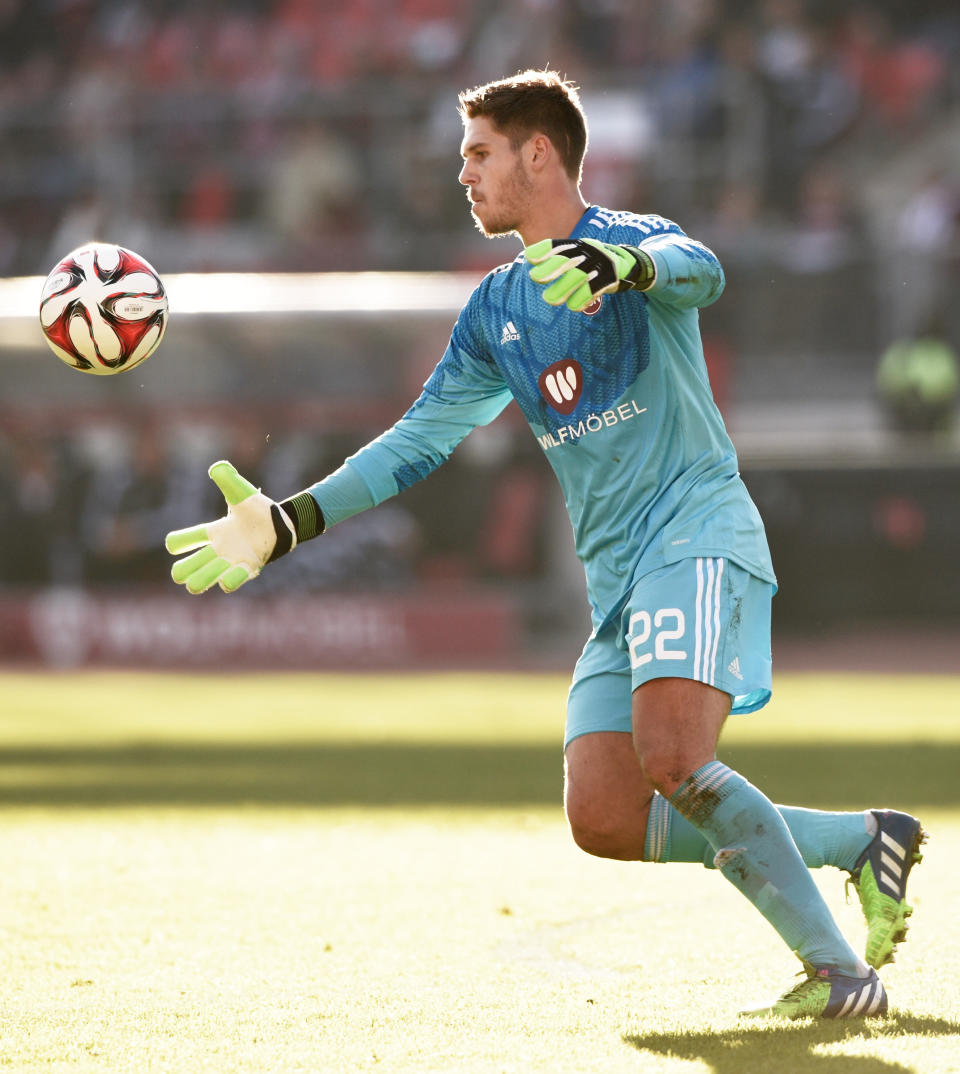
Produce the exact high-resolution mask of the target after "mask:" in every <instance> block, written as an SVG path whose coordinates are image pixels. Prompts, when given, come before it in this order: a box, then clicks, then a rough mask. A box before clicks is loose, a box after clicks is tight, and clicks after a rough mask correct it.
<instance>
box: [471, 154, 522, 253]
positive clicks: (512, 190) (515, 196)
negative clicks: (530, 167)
mask: <svg viewBox="0 0 960 1074" xmlns="http://www.w3.org/2000/svg"><path fill="white" fill-rule="evenodd" d="M502 189H503V191H504V194H505V197H504V199H503V205H502V207H501V208H500V210H499V212H498V213H497V215H496V216H495V217H493V218H488V220H487V221H486V223H484V222H483V221H482V220H481V219H480V217H479V216H477V214H476V210H475V209H474V210H473V211H472V213H471V215H472V216H473V221H474V223H475V224H476V226H477V230H478V231H480V232H481V234H483V235H485V236H486V237H487V238H488V239H495V238H498V237H499V236H501V235H519V234H520V228H521V226H522V224H523V219H524V216H525V215H526V212H527V209H528V207H529V205H530V204H531V203H532V201H533V197H534V189H533V183H532V182H531V180H530V178H529V176H528V175H527V173H526V172H525V171H524V170H523V163H522V161H521V160H520V158H519V156H518V157H517V161H516V164H515V165H514V168H513V171H512V172H511V173H510V175H509V177H508V178H507V179H506V180H505V182H504V184H503V188H502Z"/></svg>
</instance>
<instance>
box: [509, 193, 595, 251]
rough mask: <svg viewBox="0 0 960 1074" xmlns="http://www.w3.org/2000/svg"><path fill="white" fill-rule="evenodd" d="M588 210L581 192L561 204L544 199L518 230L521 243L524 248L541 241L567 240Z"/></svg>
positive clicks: (553, 200) (568, 197) (554, 200)
mask: <svg viewBox="0 0 960 1074" xmlns="http://www.w3.org/2000/svg"><path fill="white" fill-rule="evenodd" d="M540 205H542V208H540V207H539V206H540ZM588 208H589V206H588V204H587V202H586V201H584V199H583V196H582V195H581V193H580V191H579V190H577V191H576V192H575V193H573V194H571V195H569V196H566V197H564V198H563V199H562V200H560V201H559V202H558V201H557V200H556V199H550V198H543V199H542V201H541V202H540V203H539V205H538V207H537V208H535V209H534V211H533V212H532V213H531V215H530V218H529V219H528V220H526V221H524V223H523V225H522V226H521V227H520V228H518V233H519V235H520V241H521V242H522V243H523V245H524V246H532V245H533V244H534V243H535V242H540V240H541V239H565V238H566V237H567V236H568V235H569V234H570V232H571V231H573V229H574V228H575V227H576V226H577V224H578V223H579V222H580V217H582V216H583V214H584V213H585V212H586V211H587V209H588Z"/></svg>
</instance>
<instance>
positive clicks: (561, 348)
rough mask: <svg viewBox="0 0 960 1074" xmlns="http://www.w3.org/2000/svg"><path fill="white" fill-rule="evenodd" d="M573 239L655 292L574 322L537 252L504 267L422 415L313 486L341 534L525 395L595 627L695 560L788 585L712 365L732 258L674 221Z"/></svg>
mask: <svg viewBox="0 0 960 1074" xmlns="http://www.w3.org/2000/svg"><path fill="white" fill-rule="evenodd" d="M571 237H572V238H594V239H599V240H601V241H603V242H608V243H620V244H628V245H631V246H640V247H641V248H642V249H643V250H645V251H646V253H648V254H649V255H650V257H651V258H652V259H653V262H654V265H655V267H656V279H655V282H654V284H653V286H652V287H651V288H650V289H649V290H647V291H646V292H640V291H625V292H622V293H618V294H613V295H607V296H604V297H603V298H601V299H598V300H597V301H596V302H594V303H593V304H592V305H591V306H589V307H588V308H587V309H586V310H584V311H583V312H582V313H574V312H572V311H570V310H569V309H567V308H566V307H565V306H561V307H553V306H550V305H548V304H547V303H546V302H545V301H544V300H543V288H542V286H540V285H538V284H535V283H534V282H533V281H532V280H531V279H530V277H529V274H528V269H529V266H528V265H527V263H526V261H525V259H524V258H523V255H522V254H521V255H520V256H518V257H517V259H516V260H515V261H513V262H512V263H511V264H508V265H501V266H500V267H499V268H497V269H494V270H493V271H492V272H491V273H489V274H488V275H487V276H486V277H485V278H484V279H483V280H482V281H481V282H480V284H479V285H478V287H477V288H476V290H475V291H474V292H473V294H472V295H471V296H470V298H469V300H468V301H467V303H466V305H465V306H464V308H463V309H462V311H461V313H460V315H459V317H458V318H457V322H456V324H455V326H454V328H453V332H452V335H451V337H450V342H449V344H448V346H447V349H446V351H445V353H444V355H443V358H442V359H441V360H440V362H439V364H438V365H437V367H436V369H435V370H434V372H433V374H432V375H431V376H430V378H429V380H428V381H427V383H426V384H425V385H424V389H423V392H422V394H421V395H420V397H419V398H418V399H417V400H416V402H415V403H414V404H413V406H412V407H411V408H410V409H409V410H408V411H407V413H406V414H405V415H404V416H403V417H402V418H401V419H400V420H399V421H398V422H397V423H396V424H395V425H393V426H392V427H391V428H390V429H388V430H387V431H386V432H385V433H383V434H382V435H381V436H379V437H377V439H375V440H373V441H372V442H371V443H369V444H367V445H366V447H364V448H362V449H361V450H360V451H358V452H357V453H356V454H355V455H353V456H351V457H350V458H349V459H347V461H346V462H345V463H344V464H343V466H342V467H340V469H339V470H337V471H336V472H335V473H333V474H331V475H330V476H329V477H327V478H325V479H324V480H323V481H320V482H319V483H318V484H316V485H314V486H313V487H312V488H311V489H310V490H309V491H310V492H311V494H312V495H313V496H314V498H315V499H316V501H317V503H318V504H319V505H320V508H321V510H322V511H323V514H324V517H325V519H326V521H327V525H328V526H329V525H332V524H334V523H337V522H339V521H341V520H343V519H345V518H348V517H349V516H351V515H353V514H356V513H357V512H359V511H363V510H365V509H367V508H369V507H372V506H374V505H375V504H377V503H380V502H381V501H382V500H385V499H386V498H388V497H390V496H393V495H395V494H396V493H398V492H401V491H402V490H403V489H405V488H407V487H408V486H409V485H411V484H412V483H413V482H415V481H418V480H420V479H422V478H424V477H426V476H427V475H428V474H429V473H431V471H433V470H434V469H436V468H437V467H438V466H440V465H441V464H442V463H443V462H444V461H445V460H446V459H447V458H448V457H449V455H450V453H451V452H452V451H453V449H454V448H455V447H456V445H457V444H459V443H460V441H461V440H462V439H463V438H464V437H465V436H466V435H467V434H468V433H469V432H470V431H471V430H472V429H474V428H475V427H476V426H478V425H484V424H487V423H489V422H491V421H493V419H494V418H496V417H497V415H498V414H500V412H501V411H502V410H503V409H504V408H505V407H506V406H507V404H508V403H509V402H510V401H511V400H513V399H515V400H516V401H517V403H518V404H519V406H520V409H521V411H522V412H523V414H524V416H525V418H526V420H527V421H528V422H529V424H530V428H531V430H532V431H533V434H534V436H535V437H536V439H537V442H538V443H539V444H540V447H541V449H542V450H543V453H544V455H545V456H546V459H547V462H548V463H549V464H550V465H551V466H552V468H553V471H554V473H555V474H556V476H557V479H558V481H559V483H560V487H561V489H562V492H563V497H564V500H565V502H566V507H567V511H568V513H569V516H570V522H571V524H572V527H573V537H574V543H575V547H576V552H577V555H578V557H579V559H580V561H581V562H582V564H583V567H584V570H585V572H586V581H587V594H588V597H589V600H590V604H591V608H592V618H593V622H594V626H595V627H597V628H599V627H600V626H601V625H603V624H604V623H605V622H607V621H609V620H610V619H611V618H612V617H613V616H615V615H616V614H618V612H619V610H620V609H621V607H622V605H623V603H624V600H625V599H626V596H627V595H628V594H629V592H630V591H631V590H632V588H633V587H634V585H635V584H636V582H637V581H638V580H639V578H640V577H642V576H643V575H644V574H646V573H648V572H650V571H652V570H656V569H657V568H658V567H661V566H664V565H665V564H668V563H673V562H676V561H678V560H680V559H685V558H690V557H698V556H724V557H727V558H729V559H731V560H733V561H735V562H737V563H739V564H740V565H741V566H743V567H744V568H746V569H747V570H748V571H750V572H751V573H753V574H754V575H756V576H757V577H759V578H762V579H765V580H767V581H770V582H773V583H774V584H775V578H774V574H773V568H772V565H771V562H770V554H769V551H768V548H767V542H766V536H765V534H764V529H763V523H762V521H761V519H760V515H759V513H758V511H757V509H756V507H755V506H754V504H753V501H752V500H751V499H750V496H749V494H748V492H747V489H746V487H745V486H744V484H743V482H742V481H741V479H740V476H739V473H738V466H737V457H736V453H735V451H734V447H733V444H732V443H731V441H730V438H729V436H728V435H727V432H726V429H725V428H724V424H723V419H722V418H721V416H720V412H719V411H718V409H717V407H716V404H715V402H714V399H713V393H712V391H711V388H710V383H709V379H708V376H707V369H706V364H705V362H704V357H703V346H702V343H701V339H700V329H699V314H698V312H697V311H698V309H699V308H701V307H703V306H707V305H709V304H710V303H711V302H713V301H715V300H716V299H717V298H718V297H719V295H720V293H721V292H722V290H723V285H724V277H723V270H722V269H721V267H720V263H719V261H718V260H717V258H716V257H715V256H714V254H713V253H712V252H711V251H710V250H708V249H707V247H705V246H704V245H703V244H702V243H699V242H696V241H694V240H693V239H691V238H689V237H688V236H687V235H685V234H684V232H683V231H682V230H681V229H680V228H679V227H678V226H677V225H676V224H674V223H672V222H671V221H669V220H665V219H663V218H662V217H659V216H652V215H647V216H639V215H636V214H634V213H630V212H619V211H613V210H610V209H603V208H600V207H597V206H593V207H591V208H590V209H588V210H587V211H586V212H585V213H584V215H583V216H582V217H581V218H580V221H579V222H578V224H577V226H576V228H575V229H574V231H573V233H572V235H571Z"/></svg>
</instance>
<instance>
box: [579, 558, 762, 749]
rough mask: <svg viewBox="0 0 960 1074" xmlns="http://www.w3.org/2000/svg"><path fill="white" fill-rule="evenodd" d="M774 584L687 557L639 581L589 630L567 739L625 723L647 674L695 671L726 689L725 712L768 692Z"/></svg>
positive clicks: (626, 726) (694, 675) (691, 675)
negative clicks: (606, 619) (619, 608)
mask: <svg viewBox="0 0 960 1074" xmlns="http://www.w3.org/2000/svg"><path fill="white" fill-rule="evenodd" d="M773 594H774V586H773V585H771V584H770V583H769V582H765V581H762V580H761V579H759V578H756V577H755V576H754V575H752V574H750V573H749V571H746V570H744V569H743V568H742V567H739V566H738V565H737V564H736V563H732V562H731V561H730V560H728V559H721V558H717V557H710V558H698V559H683V560H680V561H679V562H678V563H672V564H670V565H669V566H666V567H661V568H660V569H659V570H656V571H653V572H651V573H650V574H648V575H645V576H644V577H643V578H641V579H640V580H639V582H637V584H636V586H635V587H634V589H633V592H632V593H631V594H630V598H629V600H628V602H627V604H626V606H625V608H624V610H623V612H622V613H621V615H620V616H619V617H618V618H616V619H614V620H613V622H611V623H609V624H607V626H605V627H604V628H603V629H602V630H600V631H599V632H598V633H596V634H593V635H591V637H590V638H589V639H588V641H587V644H586V645H585V646H584V649H583V653H582V654H581V656H580V659H579V660H578V661H577V665H576V667H575V668H574V672H573V682H572V684H571V686H570V694H569V698H568V700H567V727H566V733H565V736H564V746H566V744H567V743H569V742H570V741H571V740H572V739H574V738H577V737H578V736H579V735H585V734H588V733H590V732H591V731H626V732H629V731H630V730H631V695H632V694H633V691H634V690H635V689H636V688H637V687H638V686H640V685H642V684H643V683H645V682H649V681H650V680H651V679H661V678H680V679H695V680H697V681H698V682H704V683H707V684H708V685H710V686H714V687H716V688H717V689H718V690H723V691H725V692H726V693H728V694H730V696H731V698H732V707H731V710H730V711H731V712H734V713H743V712H755V711H756V710H757V709H759V708H763V706H764V705H765V704H766V703H767V702H768V701H769V700H770V665H771V656H770V606H771V602H772V600H773Z"/></svg>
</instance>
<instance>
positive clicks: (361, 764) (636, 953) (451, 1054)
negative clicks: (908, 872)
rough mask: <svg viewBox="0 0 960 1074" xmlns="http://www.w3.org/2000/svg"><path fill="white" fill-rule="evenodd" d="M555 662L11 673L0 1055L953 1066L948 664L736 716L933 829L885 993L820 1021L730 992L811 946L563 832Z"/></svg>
mask: <svg viewBox="0 0 960 1074" xmlns="http://www.w3.org/2000/svg"><path fill="white" fill-rule="evenodd" d="M565 690H566V683H565V679H564V678H563V677H562V676H558V677H554V676H542V677H503V676H457V675H453V676H404V677H378V676H373V677H356V678H355V677H349V676H275V677H274V676H268V677H256V678H250V679H241V680H236V679H226V678H224V679H218V678H181V677H176V676H169V677H166V676H137V675H65V676H51V677H47V678H41V677H32V676H26V675H13V674H10V675H3V676H0V697H2V699H3V703H2V706H0V707H2V711H0V741H2V742H3V747H2V748H0V853H2V861H3V896H2V906H3V913H2V917H0V930H2V943H0V973H2V980H3V981H4V989H3V999H2V1000H0V1011H2V1014H0V1017H2V1021H0V1069H2V1068H7V1069H10V1070H11V1071H17V1072H20V1071H23V1072H33V1071H41V1070H42V1071H70V1072H83V1074H86V1072H88V1071H89V1072H93V1071H97V1072H102V1071H109V1072H111V1074H113V1072H124V1074H125V1072H128V1071H129V1072H133V1071H137V1072H143V1071H177V1072H178V1074H191V1072H193V1071H214V1072H217V1074H231V1072H234V1071H236V1072H241V1071H242V1072H251V1074H252V1072H267V1071H269V1072H274V1071H276V1072H284V1074H286V1072H294V1071H311V1072H312V1071H325V1072H326V1071H332V1072H335V1074H346V1072H351V1071H368V1070H369V1071H378V1070H389V1071H391V1072H403V1074H406V1072H450V1074H454V1072H456V1074H474V1072H476V1074H500V1072H503V1074H506V1072H511V1074H512V1072H518V1074H519V1072H524V1074H528V1072H534V1071H536V1072H540V1071H543V1072H545V1074H546V1072H550V1074H574V1072H576V1074H580V1072H586V1071H604V1072H613V1074H619V1072H620V1071H644V1072H651V1074H660V1072H669V1074H674V1072H676V1074H679V1072H697V1071H700V1072H715V1074H751V1072H763V1074H769V1072H774V1071H775V1072H784V1074H807V1072H810V1074H889V1072H901V1074H902V1072H915V1074H947V1072H960V965H958V961H960V956H958V954H957V952H958V951H960V924H958V922H960V915H958V900H957V896H956V894H955V889H956V883H957V877H956V871H955V868H954V862H956V861H958V860H960V857H958V855H960V781H958V779H957V775H956V773H957V772H958V771H960V767H958V765H957V761H958V758H960V724H958V720H957V714H958V713H960V679H953V678H946V677H941V678H923V679H921V678H912V679H910V678H906V679H895V678H886V679H879V678H877V677H873V676H871V677H856V676H849V677H848V676H817V677H816V678H814V677H809V678H808V677H804V676H782V677H781V678H780V680H779V681H778V683H777V696H776V700H775V701H774V703H773V704H772V705H771V707H770V710H769V711H768V712H767V713H765V714H758V715H757V716H752V717H746V718H743V719H742V720H736V721H733V722H732V723H731V726H730V729H729V734H728V736H727V740H726V745H725V747H724V753H723V756H724V758H725V759H727V760H729V761H730V763H732V764H735V765H736V766H737V767H739V768H741V769H742V770H744V771H745V773H746V774H747V775H749V776H750V777H751V778H753V779H754V780H755V781H756V782H758V783H759V784H761V785H762V786H763V787H764V789H766V790H768V792H769V793H771V795H772V796H773V797H775V798H777V799H779V800H788V799H789V800H792V801H793V802H794V803H795V804H808V805H823V806H828V807H839V808H858V807H862V806H864V805H867V804H870V805H887V804H889V805H896V806H904V807H906V808H911V809H917V810H921V811H922V813H923V816H924V819H925V822H926V823H927V825H928V827H929V828H930V829H931V831H932V833H933V837H932V840H931V842H930V844H929V845H928V847H927V848H926V856H925V860H924V862H923V864H922V865H921V866H920V867H919V868H918V869H917V871H916V872H915V873H914V879H913V881H912V884H911V894H912V897H913V901H914V903H915V905H916V907H917V910H916V914H915V917H914V922H915V924H914V928H913V930H912V931H911V934H910V941H909V943H907V944H906V945H905V946H904V947H903V948H902V949H901V954H900V958H899V960H898V962H897V963H896V964H894V965H893V966H891V967H889V968H888V969H886V970H885V971H884V973H883V976H884V980H885V983H886V984H887V988H888V991H889V992H890V998H891V1004H892V1008H893V1013H892V1016H891V1017H890V1018H888V1019H886V1020H885V1021H877V1020H868V1021H866V1022H861V1023H852V1022H844V1023H839V1024H823V1025H821V1024H812V1023H810V1022H802V1023H798V1024H783V1025H775V1026H757V1025H754V1024H751V1023H744V1022H741V1021H740V1020H738V1019H737V1018H736V1011H737V1010H738V1009H740V1008H741V1007H742V1006H744V1005H745V1004H748V1003H752V1002H753V1001H760V1000H763V999H765V998H768V997H770V996H772V995H774V994H776V993H777V992H779V991H782V990H783V988H784V987H786V986H787V985H788V984H789V982H790V978H791V975H792V974H793V973H794V971H795V969H796V963H795V960H794V959H793V958H792V956H790V955H789V953H788V952H786V951H785V950H784V949H783V946H782V944H781V942H780V940H779V939H778V938H777V937H776V936H775V934H774V933H773V932H772V930H771V929H770V928H769V926H768V925H766V924H765V923H764V922H763V921H762V919H760V918H759V917H758V916H757V914H756V912H755V911H754V910H753V909H752V908H751V907H750V906H749V904H747V903H746V902H745V900H743V899H742V898H741V897H740V896H739V895H738V894H737V893H736V892H735V891H734V890H733V889H732V888H731V887H730V886H729V885H727V884H725V883H724V882H723V880H722V878H721V877H719V876H718V875H717V874H715V873H708V872H707V871H705V870H703V869H701V868H699V867H698V866H692V865H677V866H652V865H636V864H626V863H617V862H607V861H600V860H598V859H592V858H589V857H587V856H586V855H584V854H582V853H581V852H579V851H578V850H576V848H575V847H574V846H573V845H572V843H571V842H570V839H569V836H568V834H567V832H566V828H565V824H564V822H563V818H562V814H561V809H560V768H561V763H560V749H559V743H560V736H561V727H562V718H563V716H562V713H563V702H564V696H565ZM838 714H842V716H843V718H842V719H840V718H839V716H838ZM836 766H839V767H836ZM817 879H818V882H819V883H820V884H821V886H822V889H823V891H824V894H825V896H826V897H827V899H828V902H829V903H830V905H831V908H833V909H834V910H835V912H836V914H837V917H838V919H839V921H840V922H841V924H842V926H843V928H844V930H845V931H846V932H847V934H848V935H849V936H850V937H851V939H852V940H853V941H855V943H856V944H857V945H859V944H860V943H862V936H863V928H862V924H861V922H860V918H859V910H858V908H857V907H856V903H855V901H854V904H853V905H847V904H845V903H844V900H843V881H842V877H841V874H839V873H837V872H836V871H835V870H829V869H828V870H822V871H821V872H819V873H818V874H817ZM925 970H926V972H924V971H925Z"/></svg>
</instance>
